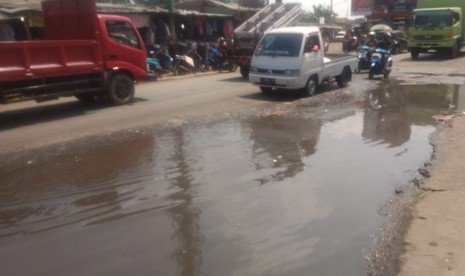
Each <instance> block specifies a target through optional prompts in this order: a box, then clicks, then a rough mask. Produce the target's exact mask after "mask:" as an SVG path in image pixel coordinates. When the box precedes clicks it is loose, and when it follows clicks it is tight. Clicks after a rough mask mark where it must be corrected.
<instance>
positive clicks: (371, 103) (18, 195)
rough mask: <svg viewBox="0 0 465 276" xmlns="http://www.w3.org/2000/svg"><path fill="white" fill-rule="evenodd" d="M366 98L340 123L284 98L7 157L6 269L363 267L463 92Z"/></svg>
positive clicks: (121, 271) (303, 271)
mask: <svg viewBox="0 0 465 276" xmlns="http://www.w3.org/2000/svg"><path fill="white" fill-rule="evenodd" d="M365 96H366V97H365V98H364V99H361V100H360V101H358V102H357V103H356V104H355V105H354V106H353V107H351V108H350V109H349V110H348V111H346V112H344V113H343V114H340V115H339V116H337V117H334V118H331V119H328V118H330V116H324V115H323V116H321V117H320V116H318V117H316V116H314V115H309V114H306V113H305V112H304V111H298V112H287V110H286V107H288V108H290V109H291V108H292V107H291V105H283V104H277V105H276V107H275V108H273V106H271V107H270V108H269V109H268V110H266V112H264V113H263V114H260V115H253V116H252V115H250V116H235V115H233V114H229V115H228V116H225V117H223V118H218V119H199V120H195V121H189V122H185V121H172V125H171V126H170V127H154V128H151V129H148V130H147V129H143V130H142V129H141V130H140V131H131V132H130V133H125V134H124V135H122V136H121V138H119V139H117V142H115V141H113V140H112V142H108V140H106V139H105V137H96V138H95V139H92V140H90V139H87V140H85V141H84V142H82V141H81V142H76V143H74V144H65V145H63V146H62V147H61V148H59V149H56V150H55V152H52V153H51V152H49V151H45V150H44V151H43V152H41V153H40V154H39V153H38V152H35V153H34V154H31V155H29V156H28V158H26V159H24V160H14V161H10V162H8V161H6V160H2V163H1V166H0V174H1V175H2V176H3V177H2V181H1V184H0V202H1V205H0V267H2V271H3V272H2V274H5V275H309V274H311V275H354V276H359V275H365V274H366V254H367V251H368V250H369V248H370V246H371V242H372V239H373V235H374V233H376V232H377V230H378V229H379V228H380V227H381V226H382V225H383V223H384V222H385V217H384V216H383V214H382V212H381V211H380V210H381V208H382V207H383V206H384V205H385V204H386V202H387V201H388V200H389V199H390V198H391V197H392V196H393V195H394V193H395V190H396V189H398V188H399V187H401V186H403V185H409V184H408V183H409V181H410V180H412V179H414V178H416V177H418V168H419V167H421V166H423V164H424V163H425V162H428V161H429V160H430V158H431V155H432V153H433V149H432V146H431V145H430V140H429V139H430V135H431V134H432V133H433V132H434V131H435V125H436V124H437V121H438V120H441V118H443V117H446V116H448V115H451V114H454V113H456V112H463V111H464V106H465V100H464V98H465V89H464V87H461V86H456V85H394V84H392V83H389V82H386V83H383V84H382V86H381V87H380V88H379V89H377V90H374V91H368V92H367V93H366V95H365ZM328 112H329V111H328ZM410 185H411V184H410ZM25 264H27V265H25Z"/></svg>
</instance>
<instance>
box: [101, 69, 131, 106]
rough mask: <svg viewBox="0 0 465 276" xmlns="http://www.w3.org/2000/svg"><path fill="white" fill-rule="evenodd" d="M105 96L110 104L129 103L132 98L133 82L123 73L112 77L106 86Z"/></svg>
mask: <svg viewBox="0 0 465 276" xmlns="http://www.w3.org/2000/svg"><path fill="white" fill-rule="evenodd" d="M107 95H108V99H109V101H110V103H111V104H114V105H123V104H127V103H130V102H131V101H132V100H133V98H134V80H133V79H132V78H131V77H129V76H128V75H126V74H123V73H117V74H115V75H113V76H112V77H111V79H110V84H109V85H108V91H107Z"/></svg>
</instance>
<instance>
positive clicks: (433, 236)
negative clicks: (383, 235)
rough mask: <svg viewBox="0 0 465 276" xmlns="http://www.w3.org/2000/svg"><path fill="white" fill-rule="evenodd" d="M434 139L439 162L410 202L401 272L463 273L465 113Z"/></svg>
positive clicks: (464, 256)
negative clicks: (410, 211) (412, 201)
mask: <svg viewBox="0 0 465 276" xmlns="http://www.w3.org/2000/svg"><path fill="white" fill-rule="evenodd" d="M437 143H438V144H437V149H438V151H437V159H438V160H437V161H438V162H436V164H435V165H434V166H433V167H432V169H431V170H430V172H431V177H430V178H427V179H426V180H425V181H424V184H423V185H421V189H422V193H421V194H420V195H419V196H418V197H417V198H416V203H415V204H414V206H413V210H412V212H413V217H412V221H411V223H410V226H409V228H408V230H407V233H406V236H405V247H406V248H405V249H406V251H405V252H404V253H403V254H402V255H401V257H400V262H401V267H400V272H399V274H398V275H400V276H404V275H405V276H411V275H423V276H429V275H431V276H433V275H434V276H439V275H463V273H464V271H465V262H463V260H464V259H465V249H464V248H465V239H464V238H463V237H464V236H465V220H463V214H464V213H465V201H464V200H463V199H464V198H465V185H463V184H464V181H465V169H464V165H463V164H464V163H465V155H464V154H463V153H464V152H465V117H464V116H460V117H456V118H455V119H453V120H452V121H450V122H449V123H447V126H445V127H444V129H443V130H442V131H441V132H440V133H439V137H438V142H437Z"/></svg>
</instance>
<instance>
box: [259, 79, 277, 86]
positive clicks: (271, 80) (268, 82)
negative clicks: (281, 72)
mask: <svg viewBox="0 0 465 276" xmlns="http://www.w3.org/2000/svg"><path fill="white" fill-rule="evenodd" d="M260 83H261V84H268V85H272V84H275V79H270V78H260Z"/></svg>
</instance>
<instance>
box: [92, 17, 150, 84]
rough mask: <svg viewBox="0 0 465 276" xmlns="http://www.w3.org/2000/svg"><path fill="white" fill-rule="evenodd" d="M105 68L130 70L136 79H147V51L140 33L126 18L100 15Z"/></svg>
mask: <svg viewBox="0 0 465 276" xmlns="http://www.w3.org/2000/svg"><path fill="white" fill-rule="evenodd" d="M98 17H99V18H100V30H102V31H101V39H102V44H103V49H102V50H103V59H104V62H105V67H107V68H109V69H111V68H128V69H130V70H129V71H131V72H132V73H133V74H135V76H134V77H135V78H136V79H144V78H146V69H147V65H146V62H147V61H146V50H145V46H144V44H143V43H142V39H141V37H140V35H139V32H138V31H137V30H136V29H134V27H133V25H132V24H131V23H130V21H129V20H128V19H127V18H125V17H120V16H116V15H99V16H98Z"/></svg>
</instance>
